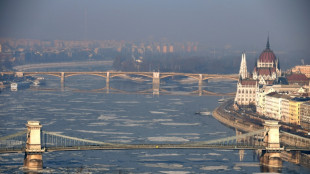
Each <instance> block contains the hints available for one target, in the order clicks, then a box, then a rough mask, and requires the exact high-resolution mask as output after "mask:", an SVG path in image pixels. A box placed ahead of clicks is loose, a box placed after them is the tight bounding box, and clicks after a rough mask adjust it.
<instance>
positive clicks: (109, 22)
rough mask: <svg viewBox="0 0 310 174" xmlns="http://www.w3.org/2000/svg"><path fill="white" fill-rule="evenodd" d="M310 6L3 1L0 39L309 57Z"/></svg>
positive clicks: (286, 2)
mask: <svg viewBox="0 0 310 174" xmlns="http://www.w3.org/2000/svg"><path fill="white" fill-rule="evenodd" d="M309 5H310V3H309V2H308V1H306V0H298V1H290V0H283V1H269V0H263V1H256V0H255V1H243V0H234V1H228V0H223V1H209V0H199V1H185V0H172V1H164V0H157V1H144V0H134V1H84V0H66V1H59V0H56V1H46V0H43V1H37V0H28V1H22V0H10V1H6V0H5V1H1V2H0V25H1V29H0V37H2V38H32V39H46V40H127V41H128V40H130V41H143V40H157V41H160V40H168V41H179V42H187V41H192V42H199V43H200V44H202V45H205V46H206V47H209V48H214V49H219V48H220V49H221V48H226V49H232V50H241V51H243V50H246V51H250V50H262V49H263V48H264V46H265V43H266V38H267V35H268V33H269V35H270V42H271V47H272V49H273V50H275V51H278V52H291V51H302V52H306V53H309V50H308V46H309V45H310V40H309V31H310V24H309V23H310V22H309V19H308V16H310V12H309V10H308V9H309V7H310V6H309Z"/></svg>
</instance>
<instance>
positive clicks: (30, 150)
mask: <svg viewBox="0 0 310 174" xmlns="http://www.w3.org/2000/svg"><path fill="white" fill-rule="evenodd" d="M26 126H27V130H25V131H21V132H18V133H15V134H12V135H8V136H5V137H1V138H0V153H14V152H15V153H21V152H23V153H25V159H24V167H26V168H28V169H34V170H37V169H42V167H43V160H42V154H43V153H44V152H53V151H79V150H122V149H210V148H212V149H214V148H215V149H234V150H257V149H258V150H262V151H264V152H267V153H277V152H280V151H300V150H302V151H310V139H307V138H300V137H297V136H292V137H291V138H292V139H294V141H298V142H299V143H296V144H295V146H292V145H290V146H285V144H283V143H281V142H280V136H281V134H283V133H281V132H280V131H279V125H278V122H277V121H270V120H268V121H266V122H265V124H264V126H265V127H264V129H261V130H257V131H253V132H249V133H246V134H237V135H236V136H232V137H226V138H220V139H216V140H208V141H193V142H187V143H179V144H120V143H109V142H103V141H96V140H88V139H82V138H77V137H71V136H66V135H61V134H57V133H53V132H47V131H42V130H41V128H42V125H41V124H40V122H39V121H28V123H27V124H26Z"/></svg>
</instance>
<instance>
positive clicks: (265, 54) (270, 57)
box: [259, 48, 276, 62]
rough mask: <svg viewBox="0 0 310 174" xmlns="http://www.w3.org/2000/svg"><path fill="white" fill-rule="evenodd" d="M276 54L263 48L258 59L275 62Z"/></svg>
mask: <svg viewBox="0 0 310 174" xmlns="http://www.w3.org/2000/svg"><path fill="white" fill-rule="evenodd" d="M275 60H276V56H275V55H274V53H273V52H272V50H270V49H268V48H267V49H265V50H264V51H263V52H262V54H260V56H259V61H260V62H275Z"/></svg>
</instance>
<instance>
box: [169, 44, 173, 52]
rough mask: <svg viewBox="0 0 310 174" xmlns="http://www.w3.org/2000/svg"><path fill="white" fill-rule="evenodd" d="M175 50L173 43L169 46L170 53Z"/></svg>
mask: <svg viewBox="0 0 310 174" xmlns="http://www.w3.org/2000/svg"><path fill="white" fill-rule="evenodd" d="M173 51H174V50H173V45H170V46H169V53H173Z"/></svg>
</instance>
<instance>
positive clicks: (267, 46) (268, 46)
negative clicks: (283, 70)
mask: <svg viewBox="0 0 310 174" xmlns="http://www.w3.org/2000/svg"><path fill="white" fill-rule="evenodd" d="M266 49H270V44H269V34H268V37H267V44H266Z"/></svg>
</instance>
